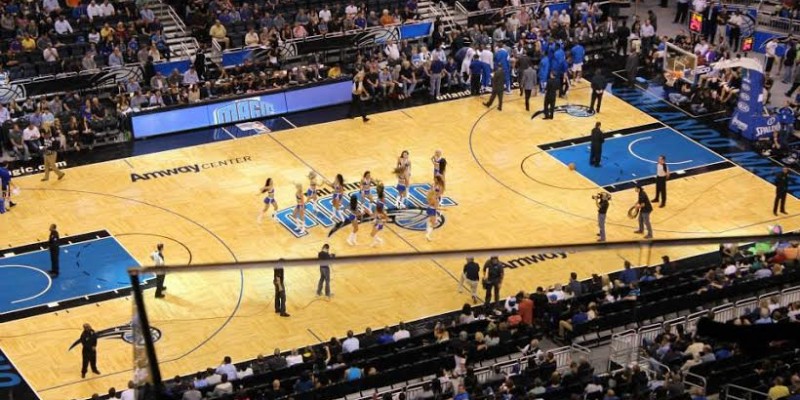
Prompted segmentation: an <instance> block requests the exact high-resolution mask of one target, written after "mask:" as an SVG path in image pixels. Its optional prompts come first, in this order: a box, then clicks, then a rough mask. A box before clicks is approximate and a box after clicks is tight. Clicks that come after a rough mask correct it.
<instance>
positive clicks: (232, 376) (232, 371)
mask: <svg viewBox="0 0 800 400" xmlns="http://www.w3.org/2000/svg"><path fill="white" fill-rule="evenodd" d="M216 372H217V374H219V375H227V377H228V380H229V381H235V380H236V379H238V378H237V376H236V366H235V365H233V363H231V358H230V357H229V356H225V358H224V359H223V361H222V364H221V365H220V366H219V367H217V370H216Z"/></svg>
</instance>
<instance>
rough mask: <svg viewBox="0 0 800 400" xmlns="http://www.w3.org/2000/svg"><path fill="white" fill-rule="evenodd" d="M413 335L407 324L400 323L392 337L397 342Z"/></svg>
mask: <svg viewBox="0 0 800 400" xmlns="http://www.w3.org/2000/svg"><path fill="white" fill-rule="evenodd" d="M410 337H411V332H409V331H408V329H406V325H405V324H404V323H402V322H401V323H400V325H399V326H398V327H397V331H396V332H395V333H394V334H393V335H392V338H393V339H394V341H395V342H399V341H401V340H403V339H408V338H410Z"/></svg>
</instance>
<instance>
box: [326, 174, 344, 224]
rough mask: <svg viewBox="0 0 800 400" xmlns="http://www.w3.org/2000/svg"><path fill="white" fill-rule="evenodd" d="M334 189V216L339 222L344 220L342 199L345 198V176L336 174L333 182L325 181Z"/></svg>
mask: <svg viewBox="0 0 800 400" xmlns="http://www.w3.org/2000/svg"><path fill="white" fill-rule="evenodd" d="M325 183H326V184H327V185H328V186H330V187H331V189H333V218H334V219H336V220H337V221H339V222H344V211H343V210H342V200H344V177H342V174H336V178H335V179H334V180H333V183H331V182H325Z"/></svg>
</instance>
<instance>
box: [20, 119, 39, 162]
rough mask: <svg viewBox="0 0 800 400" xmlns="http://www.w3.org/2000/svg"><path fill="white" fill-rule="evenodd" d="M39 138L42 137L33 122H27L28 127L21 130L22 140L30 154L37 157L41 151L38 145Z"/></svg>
mask: <svg viewBox="0 0 800 400" xmlns="http://www.w3.org/2000/svg"><path fill="white" fill-rule="evenodd" d="M41 138H42V135H41V133H39V128H37V127H36V125H34V124H33V122H29V123H28V127H27V128H25V129H23V130H22V140H23V141H24V142H25V146H26V147H27V148H28V152H29V153H30V154H35V155H39V153H41V150H42V149H41V145H40V143H39V141H40V140H41Z"/></svg>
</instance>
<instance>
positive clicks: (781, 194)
mask: <svg viewBox="0 0 800 400" xmlns="http://www.w3.org/2000/svg"><path fill="white" fill-rule="evenodd" d="M787 193H789V168H787V167H783V169H782V170H781V172H778V175H776V176H775V202H774V203H773V205H772V214H774V215H778V206H779V205H780V208H781V213H782V214H788V213H787V212H786V194H787Z"/></svg>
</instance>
